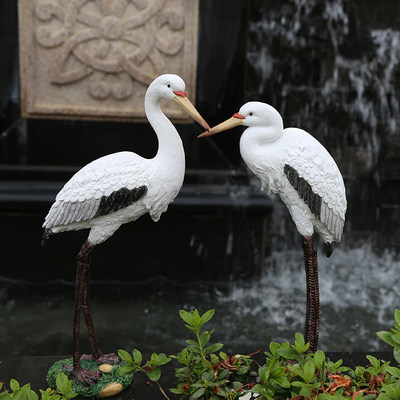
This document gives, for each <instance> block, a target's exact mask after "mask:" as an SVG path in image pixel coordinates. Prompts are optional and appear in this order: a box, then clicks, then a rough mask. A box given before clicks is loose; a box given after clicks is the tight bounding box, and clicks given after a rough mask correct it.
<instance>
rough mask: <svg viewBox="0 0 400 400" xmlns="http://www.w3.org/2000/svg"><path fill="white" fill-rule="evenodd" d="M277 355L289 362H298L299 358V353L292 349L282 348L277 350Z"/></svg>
mask: <svg viewBox="0 0 400 400" xmlns="http://www.w3.org/2000/svg"><path fill="white" fill-rule="evenodd" d="M276 353H277V354H279V355H280V356H281V357H283V358H286V359H287V360H297V359H298V358H299V353H298V352H297V351H296V350H295V349H293V348H292V347H281V348H280V349H277V350H276Z"/></svg>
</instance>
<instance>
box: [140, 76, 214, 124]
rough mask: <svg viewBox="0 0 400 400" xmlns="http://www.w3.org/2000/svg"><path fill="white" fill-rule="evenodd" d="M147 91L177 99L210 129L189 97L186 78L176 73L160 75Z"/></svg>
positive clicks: (160, 96) (182, 106) (193, 116)
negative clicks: (186, 90)
mask: <svg viewBox="0 0 400 400" xmlns="http://www.w3.org/2000/svg"><path fill="white" fill-rule="evenodd" d="M147 93H151V94H152V95H153V96H156V97H158V98H165V99H168V100H175V101H176V102H177V103H178V104H179V105H180V107H181V108H182V109H183V110H185V111H186V112H187V113H188V114H189V115H190V116H191V117H192V118H193V119H194V120H195V121H196V122H197V123H199V124H200V125H201V126H202V127H203V128H204V129H206V131H209V130H210V129H211V128H210V125H208V123H207V122H206V121H205V120H204V118H203V117H202V116H201V115H200V113H199V112H198V111H197V110H196V108H195V107H194V105H193V104H192V103H191V102H190V100H189V99H188V98H187V95H186V92H185V82H184V80H183V79H182V78H181V77H180V76H178V75H174V74H164V75H160V76H159V77H158V78H156V79H154V81H153V82H152V83H151V84H150V86H149V88H148V89H147Z"/></svg>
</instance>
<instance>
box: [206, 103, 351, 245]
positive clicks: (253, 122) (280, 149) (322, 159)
mask: <svg viewBox="0 0 400 400" xmlns="http://www.w3.org/2000/svg"><path fill="white" fill-rule="evenodd" d="M240 124H243V125H245V126H248V128H247V129H246V130H245V131H244V132H243V134H242V136H241V138H240V153H241V155H242V158H243V160H244V161H245V163H246V165H247V166H248V167H249V168H250V170H251V171H252V172H253V173H254V174H255V175H256V176H257V177H258V178H259V179H260V180H261V183H262V190H265V191H266V192H267V193H268V194H271V193H277V194H279V196H280V197H281V199H282V201H283V202H284V203H285V204H286V206H287V207H288V209H289V212H290V214H291V216H292V218H293V221H294V223H295V224H296V227H297V229H298V231H299V233H300V234H301V235H302V236H311V235H312V234H313V232H314V230H315V231H316V232H317V233H319V234H320V235H321V237H322V239H323V240H324V242H325V243H327V244H330V243H332V242H339V241H340V239H341V236H342V232H343V226H344V221H345V213H346V207H347V202H346V194H345V186H344V182H343V178H342V175H341V174H340V171H339V169H338V167H337V165H336V163H335V161H334V160H333V158H332V157H331V155H330V154H329V153H328V151H327V150H326V149H325V147H323V146H322V145H321V143H319V142H318V141H317V140H316V139H315V138H314V137H313V136H311V135H310V134H308V133H307V132H306V131H304V130H302V129H298V128H286V129H284V128H283V121H282V117H281V115H280V114H279V113H278V111H277V110H276V109H275V108H273V107H272V106H270V105H268V104H265V103H261V102H257V101H252V102H248V103H246V104H245V105H243V106H242V107H241V109H240V110H239V113H237V114H235V115H234V117H232V118H231V119H229V120H227V121H225V122H223V123H222V124H220V125H218V126H216V127H213V128H212V130H211V131H209V132H205V133H204V134H202V135H200V136H202V137H203V136H209V135H212V134H214V133H217V132H221V131H222V130H226V129H230V128H231V127H233V126H237V125H240ZM299 178H301V179H302V180H301V179H300V182H299ZM295 181H297V185H296V184H295ZM307 184H308V185H309V186H307ZM307 189H311V190H312V192H309V191H308V192H307ZM307 203H310V204H307Z"/></svg>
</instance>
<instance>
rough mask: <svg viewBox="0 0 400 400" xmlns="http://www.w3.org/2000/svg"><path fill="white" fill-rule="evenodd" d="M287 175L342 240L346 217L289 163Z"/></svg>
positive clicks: (330, 229) (319, 217)
mask: <svg viewBox="0 0 400 400" xmlns="http://www.w3.org/2000/svg"><path fill="white" fill-rule="evenodd" d="M284 172H285V175H286V177H287V179H288V181H289V183H290V184H291V185H292V186H293V188H294V189H295V190H296V192H297V193H298V195H299V197H300V198H301V199H302V200H303V201H304V203H306V204H307V205H308V207H309V209H310V211H311V212H312V213H313V214H314V215H315V216H316V217H317V218H318V219H319V220H320V221H321V222H322V223H323V224H325V226H326V227H327V228H328V230H329V231H330V232H331V233H332V234H333V235H334V236H335V238H336V240H337V241H340V239H341V236H342V232H343V226H344V219H343V218H342V217H341V216H340V215H338V213H336V212H335V211H334V210H333V209H332V208H331V207H329V205H328V204H327V203H326V202H325V201H324V200H323V198H322V197H321V196H320V195H319V194H317V193H315V192H314V191H313V190H312V187H311V185H310V184H309V183H308V182H307V181H306V180H305V179H304V178H302V177H301V176H300V175H299V174H298V172H297V171H296V170H295V169H294V168H293V167H291V166H290V165H288V164H285V166H284Z"/></svg>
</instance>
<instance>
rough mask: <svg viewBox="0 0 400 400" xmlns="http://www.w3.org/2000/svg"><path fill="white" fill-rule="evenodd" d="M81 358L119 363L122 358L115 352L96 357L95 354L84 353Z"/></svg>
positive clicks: (113, 363)
mask: <svg viewBox="0 0 400 400" xmlns="http://www.w3.org/2000/svg"><path fill="white" fill-rule="evenodd" d="M81 360H95V361H96V362H98V363H99V364H111V365H115V364H118V363H119V362H120V361H121V360H120V358H119V357H118V355H117V354H115V353H109V354H101V355H100V356H99V357H94V356H93V354H83V355H82V357H81Z"/></svg>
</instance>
